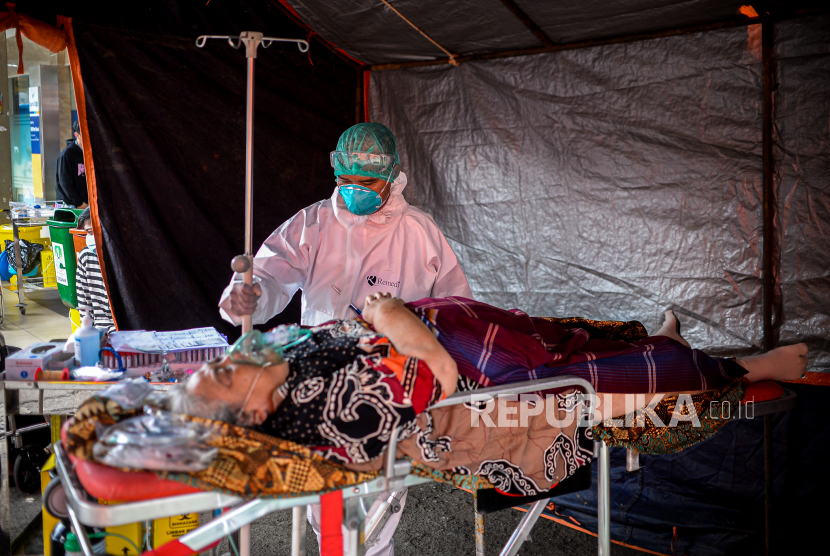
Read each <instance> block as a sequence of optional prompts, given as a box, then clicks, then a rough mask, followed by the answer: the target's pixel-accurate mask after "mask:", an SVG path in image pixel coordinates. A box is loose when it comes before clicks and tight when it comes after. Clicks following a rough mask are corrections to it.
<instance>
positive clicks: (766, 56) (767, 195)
mask: <svg viewBox="0 0 830 556" xmlns="http://www.w3.org/2000/svg"><path fill="white" fill-rule="evenodd" d="M761 29H762V30H761V45H762V46H761V52H762V64H761V80H762V87H763V93H762V95H763V99H762V108H761V109H762V116H761V125H762V132H761V133H762V138H761V145H762V147H761V148H762V157H763V186H762V195H763V199H762V202H763V215H762V219H763V253H764V255H763V263H762V266H761V275H762V282H763V301H762V307H763V314H764V320H763V323H764V325H763V326H764V330H763V332H764V350H765V351H769V350H771V349H772V348H773V347H774V344H775V342H774V338H773V329H772V326H773V324H772V318H773V314H772V313H773V310H772V309H773V303H774V295H773V293H774V289H775V262H774V255H775V245H774V242H775V236H774V231H775V184H774V179H775V176H774V167H773V159H772V157H773V153H772V146H773V145H772V133H773V120H772V118H773V97H772V95H773V87H774V81H775V77H774V76H773V67H772V40H773V37H772V33H773V29H772V23H771V22H769V21H765V22H764V23H762V24H761Z"/></svg>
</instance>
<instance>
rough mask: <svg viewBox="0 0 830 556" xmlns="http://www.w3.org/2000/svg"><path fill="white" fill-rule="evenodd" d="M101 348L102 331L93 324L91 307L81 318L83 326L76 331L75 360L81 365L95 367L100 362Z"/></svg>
mask: <svg viewBox="0 0 830 556" xmlns="http://www.w3.org/2000/svg"><path fill="white" fill-rule="evenodd" d="M100 349H101V331H100V330H98V329H97V328H95V327H94V326H92V317H90V316H89V309H87V310H86V312H85V313H84V318H83V319H81V327H80V328H79V329H78V330H76V331H75V360H76V361H77V362H78V365H80V366H81V367H94V366H95V365H97V364H98V361H99V360H98V352H99V350H100Z"/></svg>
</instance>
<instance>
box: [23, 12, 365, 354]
mask: <svg viewBox="0 0 830 556" xmlns="http://www.w3.org/2000/svg"><path fill="white" fill-rule="evenodd" d="M20 10H21V11H25V6H20ZM57 12H58V13H62V14H66V15H70V16H72V17H73V28H74V32H75V40H76V43H77V48H78V57H79V59H80V64H81V72H82V76H83V80H84V89H85V93H86V102H87V119H88V123H89V128H90V138H89V141H90V144H91V145H92V148H93V153H94V160H95V174H96V180H97V189H98V208H99V214H100V217H101V225H102V229H103V238H104V244H105V246H104V249H103V250H102V251H103V253H104V263H105V265H106V270H107V281H108V284H109V288H110V294H111V303H112V306H113V310H114V312H115V316H116V319H117V322H118V325H119V328H121V329H125V330H129V329H148V330H170V329H182V328H190V327H197V326H210V325H213V326H216V327H217V328H218V329H219V330H221V331H222V332H224V333H225V334H228V335H229V336H231V337H232V338H233V337H235V336H236V335H238V328H235V327H232V326H230V325H229V324H227V323H225V322H224V321H222V320H221V319H220V317H219V313H218V309H217V307H216V306H217V303H218V300H219V297H220V294H221V292H222V290H223V288H224V287H225V286H226V285H227V283H228V281H229V280H230V277H231V274H232V273H231V271H230V261H231V258H232V257H233V256H234V255H237V254H240V253H242V251H243V248H244V243H243V242H244V177H245V146H244V139H245V90H246V80H245V79H246V60H245V55H244V49H240V50H234V49H232V48H231V47H230V46H229V45H228V44H227V42H225V41H209V42H208V43H207V45H206V46H205V47H204V48H202V49H199V48H196V46H195V44H194V42H195V39H196V37H197V36H198V35H202V34H219V35H225V34H231V35H232V34H238V33H239V32H240V31H244V30H257V31H261V32H263V33H265V35H266V36H277V37H281V36H285V37H292V38H306V33H305V31H303V30H302V29H301V28H300V27H298V26H297V25H295V24H294V23H292V22H291V21H290V20H289V19H288V18H287V17H286V16H285V15H284V14H283V12H282V11H281V10H280V9H279V8H278V7H277V6H275V5H274V4H273V3H271V2H267V1H251V2H227V1H225V2H221V1H217V0H214V1H213V2H209V3H207V4H206V3H205V2H194V3H193V4H186V3H167V2H141V3H112V4H110V5H109V6H108V7H107V9H106V10H104V11H97V12H93V11H92V10H86V9H84V8H83V7H82V6H75V7H71V6H67V9H63V10H62V9H60V8H58V9H57ZM311 60H312V61H313V65H312V64H311V63H310V62H309V55H308V54H303V53H300V52H299V51H298V49H297V47H296V46H294V45H284V46H283V45H279V44H275V45H273V46H271V47H270V48H268V49H263V48H260V50H259V55H258V58H257V61H256V97H255V124H254V132H255V156H254V201H255V210H254V235H253V242H254V246H255V248H256V246H258V245H259V244H260V243H261V242H262V241H263V240H264V239H265V238H266V237H267V236H268V234H270V233H271V232H272V231H273V230H274V229H275V228H276V227H277V226H278V225H279V224H281V223H282V222H283V221H285V220H286V219H288V218H289V217H291V216H292V215H293V214H294V213H296V211H297V210H299V209H301V208H303V207H305V206H308V205H310V204H312V203H314V202H316V201H318V200H320V199H323V198H326V197H328V196H330V195H331V191H332V188H333V185H334V182H333V177H332V173H331V172H332V171H331V168H330V166H329V162H328V153H329V152H330V151H331V150H333V149H334V147H335V145H336V142H337V138H338V137H339V135H340V133H342V131H343V130H344V129H346V128H347V127H348V126H350V125H352V124H353V123H354V120H355V95H356V86H357V82H358V81H357V78H356V73H355V70H354V69H353V68H352V67H350V66H349V65H348V64H346V63H345V62H344V61H343V60H342V59H340V58H338V57H337V56H335V55H334V54H332V53H331V52H330V51H329V50H328V49H326V48H325V47H323V46H322V45H321V44H320V43H319V42H317V41H312V42H311ZM297 321H299V310H298V304H297V300H295V301H294V302H293V303H292V306H291V308H290V309H289V310H287V311H285V312H284V313H283V314H282V315H280V316H279V317H277V318H276V319H275V320H274V321H273V322H274V323H276V322H297Z"/></svg>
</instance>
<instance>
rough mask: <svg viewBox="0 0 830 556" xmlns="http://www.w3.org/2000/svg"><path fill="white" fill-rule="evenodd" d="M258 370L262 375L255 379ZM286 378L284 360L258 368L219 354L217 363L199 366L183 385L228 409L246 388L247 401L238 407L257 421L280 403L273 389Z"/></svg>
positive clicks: (236, 404)
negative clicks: (280, 362)
mask: <svg viewBox="0 0 830 556" xmlns="http://www.w3.org/2000/svg"><path fill="white" fill-rule="evenodd" d="M260 371H261V372H262V374H261V375H260V377H259V379H258V380H257V375H258V374H260ZM287 377H288V363H282V364H280V365H270V366H268V367H260V366H258V365H247V364H241V363H234V362H233V361H231V360H230V358H229V357H223V358H222V359H221V360H220V361H218V362H211V363H206V364H204V365H202V368H201V369H199V370H198V371H197V372H196V373H194V374H193V376H191V377H190V379H189V380H188V381H187V384H186V386H185V388H186V390H187V391H188V392H190V393H191V394H195V395H197V396H201V397H203V398H206V399H209V400H220V401H222V402H225V403H226V404H228V406H229V407H231V408H239V407H240V406H241V405H242V403H243V402H244V401H245V397H246V396H247V395H248V392H249V391H250V392H251V396H250V398H248V403H246V404H245V407H244V408H242V409H243V411H244V412H245V413H246V414H248V415H250V416H251V419H250V420H251V421H252V422H253V423H254V424H260V423H262V422H263V421H264V420H265V418H266V417H267V416H268V415H270V414H271V413H273V412H274V411H276V408H277V407H278V406H279V404H280V402H282V397H281V396H280V395H279V394H278V393H277V392H276V390H277V388H279V387H280V386H282V384H283V383H284V382H285V380H286V378H287ZM254 381H256V385H254ZM252 386H254V389H253V391H251V387H252Z"/></svg>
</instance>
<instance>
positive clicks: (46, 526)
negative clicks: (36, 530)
mask: <svg viewBox="0 0 830 556" xmlns="http://www.w3.org/2000/svg"><path fill="white" fill-rule="evenodd" d="M54 468H55V455H54V454H52V455H51V456H49V459H48V460H46V464H45V465H44V466H43V468H42V469H41V470H40V490H41V495H42V494H43V492H44V491H45V490H46V487H47V486H48V485H49V481H51V480H52V478H51V477H49V471H50V470H51V469H54ZM41 515H42V516H43V554H44V556H51V553H52V543H51V541H50V540H49V537H50V535H51V534H52V529H54V528H55V525H57V524H58V521H60V520H59V519H58V518H56V517H55V516H53V515H52V514H50V513H49V512H48V511H46V507H44V508H43V513H42V514H41Z"/></svg>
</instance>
